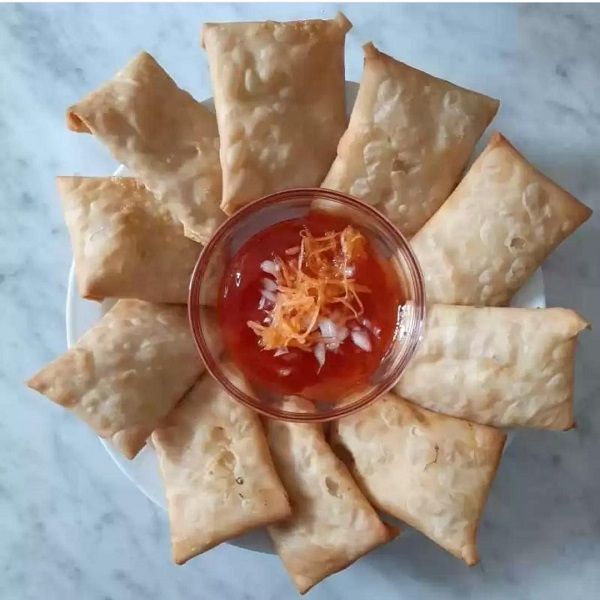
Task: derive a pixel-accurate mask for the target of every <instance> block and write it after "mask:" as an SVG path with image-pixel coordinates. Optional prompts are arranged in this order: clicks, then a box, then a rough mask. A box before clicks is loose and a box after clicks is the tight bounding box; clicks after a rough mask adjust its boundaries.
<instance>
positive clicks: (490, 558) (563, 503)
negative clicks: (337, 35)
mask: <svg viewBox="0 0 600 600" xmlns="http://www.w3.org/2000/svg"><path fill="white" fill-rule="evenodd" d="M339 7H341V8H342V9H343V10H344V11H345V12H346V14H347V15H348V17H349V18H350V19H351V20H352V21H353V22H354V29H353V30H352V32H351V33H350V35H349V37H348V49H347V75H348V77H347V78H348V79H352V80H358V79H359V77H360V71H361V64H362V56H361V50H360V45H361V43H363V42H365V41H367V40H369V39H371V40H373V41H374V42H375V43H376V44H377V45H379V46H380V47H381V48H382V49H383V50H385V51H387V52H389V53H391V54H393V55H394V56H397V57H399V58H401V59H403V60H405V61H406V62H408V63H410V64H414V65H415V66H418V67H420V68H423V69H425V70H429V71H430V72H432V73H435V74H438V75H441V76H444V77H446V78H447V79H450V80H452V81H455V82H457V83H459V84H462V85H465V86H468V87H473V88H475V89H478V90H481V91H483V92H486V93H488V94H491V95H494V96H496V97H499V98H501V100H502V103H503V104H502V109H501V112H500V114H499V116H498V118H497V119H496V121H495V124H494V125H495V127H497V128H499V129H500V130H502V131H503V132H504V133H505V134H506V135H507V136H508V137H509V138H510V139H511V140H512V141H513V142H514V143H515V144H516V145H517V146H518V147H519V148H521V149H522V150H523V151H524V152H525V153H526V154H527V155H528V156H529V158H530V159H531V160H532V161H533V162H534V163H536V164H537V165H539V166H540V167H541V168H542V169H543V170H544V171H545V172H546V173H547V174H549V175H550V176H551V177H553V178H556V179H557V180H558V181H559V182H560V183H561V184H562V185H563V186H564V187H566V188H567V189H569V190H570V191H572V192H573V193H574V194H575V195H577V196H578V197H579V198H581V200H583V201H584V202H586V203H587V204H588V205H590V206H592V207H593V208H595V209H596V210H597V211H599V212H600V168H599V167H600V165H599V161H600V142H599V140H600V107H599V106H598V98H599V97H600V8H599V7H597V6H593V5H587V6H586V5H562V6H561V5H545V6H544V5H524V6H511V5H485V6H484V5H462V6H453V5H440V6H435V5H350V4H349V5H340V6H339ZM336 8H338V6H336V5H316V4H315V5H300V4H296V5H277V4H275V5H270V6H269V5H233V4H223V5H160V4H155V5H144V4H138V5H120V6H117V5H87V6H81V5H0V56H2V60H1V61H0V144H1V147H2V159H1V160H0V203H1V204H0V209H1V212H0V215H1V216H0V331H1V333H2V345H1V353H2V354H1V360H0V407H1V409H2V416H3V418H2V419H1V420H0V443H1V446H0V447H1V448H2V452H1V455H2V458H1V459H0V569H1V575H0V599H1V600H26V599H35V600H37V599H42V598H43V599H44V600H71V599H83V598H85V599H86V600H108V599H110V600H128V599H134V598H135V599H139V598H144V599H145V600H155V599H156V600H179V599H182V600H184V599H188V598H189V599H192V598H193V599H194V600H204V599H206V600H209V599H211V600H213V599H215V598H223V599H225V600H242V599H249V600H259V599H260V600H263V599H265V600H268V599H271V598H272V599H277V600H282V599H284V598H294V597H296V594H295V592H294V590H293V588H292V586H291V584H290V583H289V581H288V579H287V576H286V575H285V573H284V571H283V569H282V568H281V566H280V564H279V562H278V559H277V558H276V557H272V556H265V555H258V554H254V553H251V552H247V551H244V550H240V549H238V548H234V547H232V546H228V545H223V546H221V547H219V548H216V549H215V550H213V551H211V552H209V553H207V554H206V555H204V556H202V557H199V558H197V559H195V560H193V561H191V562H190V563H189V564H188V565H186V566H185V567H176V566H174V565H173V564H171V561H170V550H169V541H168V527H167V523H166V520H165V516H164V515H163V514H162V513H160V512H158V510H157V509H155V508H154V507H153V506H152V505H151V504H150V503H149V502H148V501H147V500H146V499H145V498H144V497H143V496H142V495H141V494H140V493H139V492H138V491H137V490H136V489H135V488H134V487H133V486H132V485H131V484H130V483H129V482H128V481H127V480H126V479H125V478H124V477H123V476H122V475H121V473H119V472H118V471H117V470H116V468H115V467H114V465H113V464H112V462H111V460H110V458H109V457H108V455H107V454H106V453H105V452H104V450H103V449H102V447H101V445H100V444H99V442H98V440H97V439H96V438H95V436H94V435H93V434H92V433H91V432H90V431H88V430H87V429H86V428H85V427H83V426H81V425H80V424H79V423H77V422H75V420H74V419H73V418H72V417H70V416H68V415H67V414H65V412H64V411H62V410H60V409H59V408H57V407H55V406H54V405H52V404H51V403H50V402H47V401H44V400H43V399H42V398H41V397H39V396H37V395H35V394H33V393H30V392H28V391H27V390H26V389H25V388H24V386H23V384H22V381H23V380H24V379H25V378H26V377H27V376H28V375H30V374H31V373H32V372H34V371H35V370H36V369H37V368H38V367H39V366H40V365H42V364H43V363H45V362H46V361H48V360H49V359H51V358H52V357H54V356H56V355H57V354H58V353H60V352H62V351H63V350H64V349H65V336H64V299H65V285H66V279H67V271H68V266H69V262H70V249H69V244H68V239H67V234H66V230H65V227H64V226H63V223H62V217H61V214H60V207H59V202H58V198H57V195H56V193H55V190H54V185H53V177H54V176H55V175H57V174H71V173H80V174H106V173H110V172H111V171H112V170H113V168H114V162H113V160H112V159H111V158H110V156H109V155H108V154H107V152H106V151H105V150H104V149H103V148H102V147H101V146H100V145H99V144H98V143H96V141H95V140H94V139H92V138H91V137H90V136H84V135H76V134H72V133H69V132H67V131H66V128H65V126H64V110H65V108H66V107H67V106H68V105H69V104H70V103H71V102H73V101H75V100H77V99H78V98H80V97H81V96H82V95H83V94H84V93H86V92H88V91H89V90H91V89H92V88H93V87H95V86H96V85H97V84H99V83H100V82H102V81H103V80H104V79H106V78H107V77H109V76H110V75H111V74H112V73H113V72H114V71H115V70H116V69H117V68H119V67H120V66H122V65H123V64H124V63H125V62H126V61H127V60H128V59H129V58H130V57H131V56H132V55H133V54H135V53H136V52H138V51H139V50H141V49H146V50H148V51H150V52H151V53H153V54H155V55H156V56H157V58H158V59H159V61H160V62H161V63H162V64H163V65H164V66H165V67H166V68H167V70H169V72H170V73H171V74H172V75H173V77H174V78H175V79H176V80H177V81H178V83H179V84H180V85H182V86H183V87H185V88H187V89H189V90H190V91H191V92H192V93H193V94H194V95H195V96H196V97H198V98H204V97H206V96H209V95H210V86H209V83H208V71H207V64H206V57H205V56H204V54H203V52H202V51H201V50H200V48H199V25H200V23H201V22H202V21H209V20H213V21H218V20H235V19H239V20H244V19H246V20H248V19H263V18H273V19H293V18H306V17H319V16H330V15H333V14H334V13H335V10H336ZM599 230H600V216H599V215H598V214H595V215H594V216H593V217H592V219H591V221H589V222H588V223H587V224H586V225H585V226H584V227H583V228H582V229H581V230H580V231H579V232H578V233H577V234H576V235H575V236H573V238H572V239H570V240H568V241H567V242H566V243H565V244H564V245H563V246H562V247H561V248H560V249H559V250H558V251H557V252H555V253H554V254H553V255H552V257H551V258H550V259H549V260H548V261H547V263H546V265H545V266H544V273H545V277H546V286H547V296H548V304H549V305H555V306H570V307H573V308H575V309H577V310H579V311H581V312H582V313H583V314H584V315H586V316H587V317H588V318H589V319H590V320H592V322H595V323H596V325H598V324H600V260H599V256H600V238H599ZM599 354H600V339H599V337H598V333H597V331H592V332H586V333H585V334H584V335H583V336H582V340H581V344H580V347H579V353H578V359H577V369H576V370H577V373H576V374H577V388H576V395H577V402H576V414H577V421H578V428H577V429H576V430H575V431H571V432H569V433H562V434H558V433H546V432H533V431H531V432H530V431H525V432H522V433H519V434H518V435H517V436H516V437H515V440H514V442H513V443H512V444H511V446H510V448H509V449H508V451H507V454H506V456H505V458H504V460H503V462H502V466H501V469H500V472H499V474H498V478H497V480H496V483H495V485H494V489H493V492H492V495H491V498H490V501H489V504H488V507H487V510H486V514H485V518H484V520H483V524H482V527H481V531H480V536H479V539H480V550H481V555H482V557H483V558H482V562H481V564H480V565H479V566H477V567H475V568H472V569H468V568H467V567H465V566H463V565H462V564H461V563H460V562H459V561H457V560H456V559H454V558H452V557H451V556H449V555H447V554H446V553H444V552H443V551H441V550H439V549H437V548H436V547H435V546H434V545H433V544H432V543H431V542H429V541H428V540H426V539H425V538H423V537H422V536H421V535H419V534H417V533H416V532H413V531H408V532H406V533H405V534H404V535H403V536H401V537H400V538H399V539H398V540H397V541H396V542H395V543H393V544H391V545H390V546H388V547H385V548H382V549H380V550H378V551H377V552H375V553H373V554H371V555H369V556H368V557H366V558H365V559H363V560H361V561H359V562H358V563H357V564H356V565H355V566H353V567H352V568H351V569H349V570H347V571H346V572H344V573H342V574H340V575H337V576H334V577H332V578H330V579H328V580H327V581H326V582H324V583H323V584H321V585H320V586H318V587H317V589H316V590H315V591H314V592H312V593H311V594H310V597H311V598H315V599H325V598H327V599H328V600H336V599H338V598H344V600H348V599H354V598H356V599H367V598H369V599H370V598H377V599H381V600H386V599H392V598H394V599H395V598H402V599H423V598H427V599H442V598H444V599H445V598H449V599H459V598H461V599H462V598H486V599H491V600H495V599H498V600H499V599H503V598H519V599H537V598H544V599H545V600H553V599H557V600H558V599H562V598H566V597H568V598H570V599H571V600H577V599H585V600H589V599H591V598H593V597H597V594H598V593H600V592H599V590H600V500H599V498H600V472H599V464H600V463H599V459H598V456H599V455H600V378H599V373H598V372H599V369H598V366H599V365H598V355H599Z"/></svg>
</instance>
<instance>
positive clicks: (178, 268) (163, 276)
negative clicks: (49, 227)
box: [57, 177, 202, 304]
mask: <svg viewBox="0 0 600 600" xmlns="http://www.w3.org/2000/svg"><path fill="white" fill-rule="evenodd" d="M57 184H58V190H59V193H60V195H61V197H62V200H63V211H64V214H65V221H66V223H67V227H68V228H69V234H70V236H71V246H72V248H73V256H74V258H75V274H76V276H77V286H78V288H79V293H80V294H81V295H82V296H83V297H84V298H105V297H111V298H138V299H140V300H148V301H149V302H159V303H160V302H164V303H180V304H186V303H187V295H188V286H189V282H190V277H191V274H192V271H193V269H194V265H195V264H196V260H197V259H198V256H199V254H200V251H201V249H202V247H201V246H200V245H199V244H197V243H196V242H194V241H193V240H190V239H188V238H186V237H184V235H183V227H182V226H181V224H180V223H179V221H177V220H175V219H174V218H173V216H172V215H171V213H170V212H169V211H168V210H167V208H166V206H165V205H164V204H163V203H162V202H161V201H160V200H158V199H157V198H156V197H155V196H154V195H153V194H152V193H151V192H150V191H149V190H148V189H147V188H146V187H145V186H144V185H143V184H142V183H140V182H139V181H137V180H136V179H132V178H130V177H58V178H57Z"/></svg>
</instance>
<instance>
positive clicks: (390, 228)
mask: <svg viewBox="0 0 600 600" xmlns="http://www.w3.org/2000/svg"><path fill="white" fill-rule="evenodd" d="M302 197H303V198H302ZM316 197H325V198H329V199H330V200H334V201H337V202H339V203H341V204H346V205H349V206H351V207H352V208H355V209H357V210H358V211H362V212H363V213H366V214H368V215H369V217H371V218H374V219H375V220H377V221H378V222H379V223H380V224H381V225H382V227H383V229H384V230H385V232H386V234H387V235H388V236H389V237H390V238H392V239H393V241H394V244H395V246H396V248H397V249H398V250H399V251H400V252H401V254H402V255H403V258H404V259H405V260H406V262H407V263H408V267H409V268H408V271H409V274H408V275H409V277H410V280H411V282H412V284H413V286H414V287H415V292H416V293H415V296H416V298H415V299H414V300H413V304H414V309H415V311H416V314H415V316H414V319H413V321H414V322H415V323H416V324H415V326H414V327H413V329H412V331H410V332H408V335H409V336H410V339H409V340H408V344H407V345H406V346H405V348H404V351H403V355H402V357H401V358H400V361H399V362H398V364H397V365H396V367H395V368H394V371H393V372H392V373H391V374H389V375H387V376H386V377H384V378H383V379H382V381H380V382H378V383H377V384H375V385H374V386H373V388H372V389H371V390H370V391H369V392H368V393H366V394H365V395H364V396H362V397H360V399H359V400H356V401H354V402H352V403H350V404H346V405H342V406H340V407H339V408H337V409H336V408H332V409H331V410H328V411H327V412H325V413H323V414H315V413H299V412H292V411H285V410H280V409H277V408H274V407H272V408H268V407H266V406H265V405H264V404H263V403H260V402H258V401H257V400H256V399H255V398H253V397H252V396H250V395H249V394H247V393H246V392H244V391H243V390H241V389H239V388H238V387H237V386H236V385H235V384H234V383H233V382H232V381H231V379H230V378H229V377H227V375H226V374H225V373H224V372H223V370H222V369H221V368H220V365H219V360H218V358H217V357H215V356H214V355H213V353H212V352H211V350H210V349H209V347H208V345H207V343H206V341H205V338H204V334H203V330H202V326H201V318H200V302H199V301H198V298H199V297H200V292H201V289H202V279H203V276H204V274H205V271H206V268H207V267H208V264H209V262H210V258H211V257H212V254H213V252H214V251H215V249H216V248H218V246H219V243H220V242H221V241H222V240H223V239H224V238H226V236H227V235H228V234H229V233H230V232H231V230H232V229H234V228H235V227H236V226H237V225H239V224H240V223H242V222H243V221H244V220H245V219H247V218H248V217H250V216H252V215H253V214H255V213H256V212H259V211H260V210H262V209H264V208H267V207H269V206H272V205H273V204H276V203H279V202H282V201H285V200H293V199H307V200H314V199H315V198H316ZM253 235H256V234H253ZM403 270H406V269H403ZM219 283H220V282H219ZM215 309H216V307H215ZM425 313H426V302H425V283H424V278H423V273H422V271H421V267H420V265H419V263H418V261H417V259H416V256H415V254H414V252H413V250H412V248H411V247H410V244H409V242H408V240H407V239H406V237H405V236H404V235H403V234H402V233H401V232H400V231H399V230H398V229H397V228H396V227H395V226H394V225H393V224H392V222H391V221H390V220H389V219H388V218H387V217H385V216H384V215H383V214H382V213H380V212H379V211H378V210H376V209H375V208H373V207H372V206H370V205H369V204H366V203H365V202H362V201H361V200H358V199H356V198H353V197H352V196H349V195H347V194H344V193H342V192H338V191H335V190H329V189H327V188H291V189H287V190H283V191H279V192H274V193H272V194H268V195H266V196H263V197H262V198H259V199H257V200H254V201H252V202H250V203H249V204H246V205H245V206H244V207H243V208H241V209H239V210H238V211H237V212H236V213H234V214H233V215H231V216H230V217H229V218H227V219H226V220H225V221H224V222H223V223H222V224H221V225H220V226H219V228H218V229H217V230H216V231H215V233H214V234H213V235H212V237H211V239H210V240H209V241H208V243H207V244H206V245H205V246H204V248H203V249H202V251H201V252H200V255H199V256H198V259H197V261H196V264H195V266H194V270H193V271H192V276H191V279H190V285H189V290H188V320H189V324H190V327H191V330H192V334H193V337H194V342H195V344H196V348H197V349H198V352H199V354H200V357H201V359H202V360H203V362H204V364H205V366H206V369H207V371H208V372H209V373H210V375H212V377H214V378H215V379H216V380H217V381H218V382H219V383H220V384H221V385H222V386H223V387H224V388H225V389H226V390H227V391H228V392H229V394H230V395H231V396H232V397H233V398H234V399H235V400H237V401H238V402H240V403H241V404H243V405H245V406H247V407H248V408H250V409H252V410H254V411H256V412H258V413H260V414H261V415H264V416H266V417H270V418H274V419H279V420H283V421H292V422H313V423H324V422H327V421H332V420H334V419H339V418H342V417H345V416H348V415H350V414H353V413H355V412H357V411H359V410H362V409H363V408H366V407H367V406H368V405H369V404H372V403H373V402H375V401H376V400H377V399H378V398H380V397H381V396H383V395H384V394H385V393H386V392H388V391H389V390H390V389H391V388H392V387H393V386H394V385H396V383H397V382H398V380H399V378H400V377H401V375H402V373H403V372H404V370H405V368H406V365H407V364H408V362H409V361H410V359H411V358H412V356H413V355H414V353H415V351H416V349H417V346H418V344H419V342H420V340H421V336H422V332H423V327H424V322H425ZM217 318H218V317H217Z"/></svg>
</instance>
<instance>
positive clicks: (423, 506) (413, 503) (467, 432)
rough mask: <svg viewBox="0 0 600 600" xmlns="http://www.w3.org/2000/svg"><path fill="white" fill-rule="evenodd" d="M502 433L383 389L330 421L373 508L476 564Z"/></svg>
mask: <svg viewBox="0 0 600 600" xmlns="http://www.w3.org/2000/svg"><path fill="white" fill-rule="evenodd" d="M505 438H506V436H505V434H504V433H503V432H502V431H499V430H497V429H493V428H492V427H486V426H484V425H477V424H475V423H469V422H468V421H461V420H460V419H455V418H453V417H448V416H445V415H438V414H436V413H433V412H430V411H428V410H425V409H422V408H419V407H417V406H414V405H412V404H410V403H409V402H406V401H405V400H403V399H402V398H399V397H397V396H394V395H392V394H387V395H385V396H384V397H383V398H382V399H381V400H378V401H377V402H375V403H374V404H372V405H371V406H369V407H367V408H366V409H364V410H361V411H359V412H357V413H355V414H353V415H351V416H349V417H345V418H343V419H340V420H339V421H337V422H335V423H334V424H333V428H332V438H331V442H332V445H333V447H334V450H336V451H338V452H339V454H340V456H342V458H343V459H344V461H346V462H347V464H348V466H349V468H350V470H351V472H352V474H353V475H354V477H355V479H356V481H357V482H358V484H359V485H360V487H361V489H362V490H363V492H364V493H365V494H366V495H367V498H369V500H370V501H371V502H372V503H373V504H374V505H375V506H376V507H377V508H379V509H380V510H382V511H384V512H387V513H389V514H391V515H393V516H394V517H396V518H398V519H400V520H402V521H404V522H405V523H408V524H409V525H411V526H412V527H414V528H415V529H418V530H419V531H421V532H422V533H424V534H425V535H426V536H427V537H429V538H430V539H432V540H433V541H434V542H435V543H436V544H439V545H440V546H441V547H442V548H444V549H445V550H447V551H448V552H450V553H451V554H453V555H454V556H456V557H457V558H460V559H462V560H464V561H465V562H466V563H467V564H468V565H475V564H477V562H479V554H478V552H477V528H478V525H479V521H480V519H481V515H482V513H483V509H484V506H485V503H486V500H487V497H488V493H489V490H490V487H491V485H492V482H493V480H494V477H495V474H496V470H497V468H498V464H499V462H500V457H501V455H502V448H503V447H504V440H505Z"/></svg>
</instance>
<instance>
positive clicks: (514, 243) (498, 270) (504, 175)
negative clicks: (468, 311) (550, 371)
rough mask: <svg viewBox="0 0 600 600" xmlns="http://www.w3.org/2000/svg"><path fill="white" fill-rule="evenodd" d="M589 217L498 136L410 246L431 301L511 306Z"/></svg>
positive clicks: (572, 199)
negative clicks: (523, 288) (562, 244)
mask: <svg viewBox="0 0 600 600" xmlns="http://www.w3.org/2000/svg"><path fill="white" fill-rule="evenodd" d="M591 214H592V211H591V210H590V209H589V208H588V207H587V206H585V205H583V204H581V203H580V202H579V201H577V200H576V199H575V198H574V197H573V196H571V195H570V194H569V193H568V192H566V191H565V190H563V189H562V188H560V187H559V186H558V185H556V184H555V183H554V182H553V181H551V180H550V179H548V178H547V177H546V176H544V175H543V174H542V173H540V172H539V171H538V170H537V169H536V168H535V167H533V166H532V165H531V164H530V163H529V162H527V160H526V159H525V158H524V157H523V156H522V155H521V154H520V153H519V152H518V151H517V150H516V149H515V148H514V147H513V146H512V145H511V144H510V142H509V141H508V140H507V139H506V138H504V137H503V136H502V135H500V134H499V133H497V134H495V135H494V136H493V137H492V139H491V140H490V142H489V144H488V145H487V147H486V148H485V150H484V151H483V152H482V153H481V155H480V156H479V157H478V158H477V160H476V161H475V162H474V163H473V166H472V167H471V168H470V169H469V171H468V173H467V174H466V175H465V177H464V179H463V180H462V181H461V182H460V184H459V185H458V187H457V188H456V190H454V192H453V193H452V195H451V196H450V198H448V200H447V201H446V202H445V203H444V204H443V205H442V207H441V208H440V209H439V210H438V212H437V213H435V215H434V216H433V217H432V218H431V219H430V220H429V221H428V222H427V223H426V224H425V226H424V227H423V228H422V229H421V230H420V231H419V232H418V233H417V234H416V235H415V236H414V237H413V239H412V240H411V245H412V248H413V250H414V252H415V255H416V257H417V259H418V261H419V263H420V265H421V268H422V270H423V274H424V277H425V287H426V293H427V300H428V301H429V302H437V303H442V304H467V305H488V306H502V305H505V304H507V303H508V302H509V301H510V299H511V298H512V296H513V295H514V294H515V292H516V291H517V290H518V289H519V288H520V287H521V286H522V285H523V284H524V283H525V281H526V280H527V278H528V277H529V276H530V275H531V274H532V273H533V272H534V271H535V270H536V269H537V267H538V266H539V265H540V264H541V263H542V262H543V260H544V259H545V258H546V257H547V256H548V254H550V252H552V250H554V248H556V246H558V245H559V244H560V243H561V242H562V241H563V240H564V239H565V238H566V237H568V236H569V235H570V234H571V233H572V232H573V231H575V229H577V227H579V226H580V225H581V224H582V223H583V222H584V221H586V220H587V219H588V218H589V217H590V215H591Z"/></svg>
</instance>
